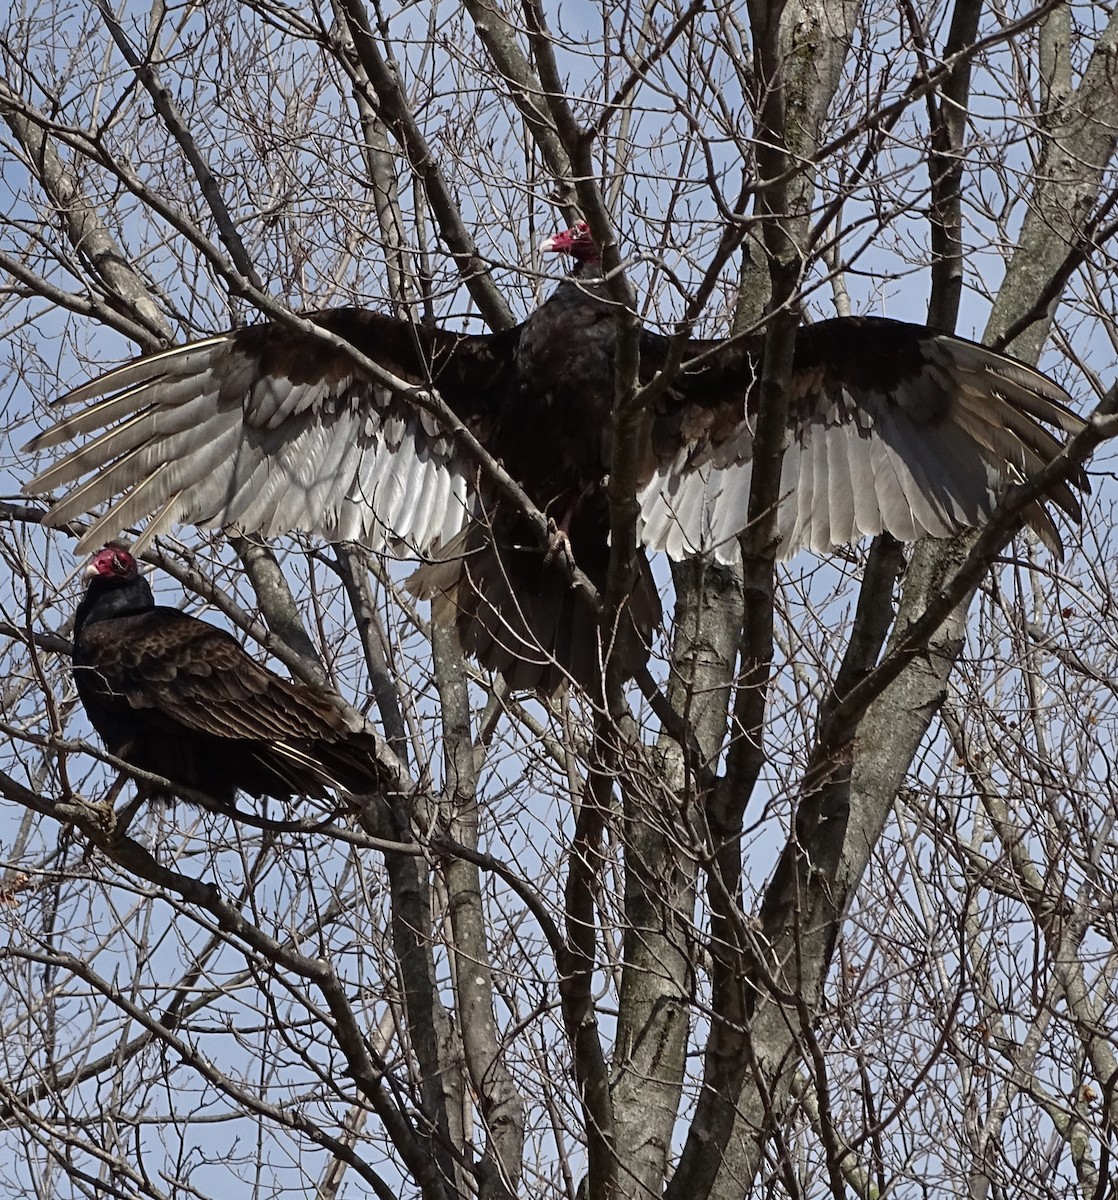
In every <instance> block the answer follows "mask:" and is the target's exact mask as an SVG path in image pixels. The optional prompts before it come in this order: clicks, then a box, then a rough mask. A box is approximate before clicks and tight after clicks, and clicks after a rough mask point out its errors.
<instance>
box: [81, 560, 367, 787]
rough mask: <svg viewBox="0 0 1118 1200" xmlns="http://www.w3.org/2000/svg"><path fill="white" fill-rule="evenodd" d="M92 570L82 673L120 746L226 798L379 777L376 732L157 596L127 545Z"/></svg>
mask: <svg viewBox="0 0 1118 1200" xmlns="http://www.w3.org/2000/svg"><path fill="white" fill-rule="evenodd" d="M89 573H90V582H89V586H88V588H87V590H86V594H85V596H84V598H83V599H82V602H81V604H80V605H79V606H78V610H77V613H76V615H75V618H74V682H75V684H76V685H77V689H78V696H79V698H80V699H81V702H82V705H83V706H84V708H85V711H86V713H87V715H88V716H89V719H90V722H91V723H92V725H93V727H94V729H96V730H97V732H98V734H100V736H101V738H102V739H103V740H104V742H105V745H106V746H107V747H108V749H109V751H110V752H111V753H112V754H115V755H116V756H117V757H118V758H122V759H124V760H125V761H126V762H129V763H131V764H132V765H133V766H135V767H138V768H140V769H141V770H144V771H148V772H150V773H152V774H154V775H159V776H162V777H163V778H166V779H168V780H170V781H171V783H172V785H177V786H179V787H184V788H187V789H189V790H191V791H194V792H201V793H204V794H205V795H206V796H208V797H210V798H211V799H212V800H214V801H216V802H217V803H218V804H220V805H226V806H228V805H230V804H231V803H232V802H233V799H234V797H235V795H236V793H237V792H238V791H243V792H247V793H248V794H249V795H251V796H257V797H259V796H273V797H276V798H278V799H287V798H290V797H291V796H316V797H325V796H326V795H327V794H328V793H329V792H330V791H339V790H342V791H352V792H370V791H374V790H376V789H377V788H378V786H379V783H380V776H379V774H378V770H377V765H376V762H377V760H376V755H375V750H376V746H375V740H374V738H373V736H372V735H371V734H369V733H367V732H365V731H364V730H363V729H361V728H360V727H358V726H357V725H356V724H355V723H354V721H352V720H351V719H349V718H347V717H346V716H345V715H344V714H343V713H342V711H341V709H340V708H339V706H338V705H337V704H336V703H335V702H334V701H333V699H332V698H331V697H330V695H329V694H328V693H326V692H323V691H320V690H319V689H318V688H313V687H310V686H309V685H307V684H304V683H295V682H293V681H292V680H289V679H283V678H281V677H280V676H279V675H276V674H275V673H274V672H272V671H269V670H268V669H267V668H266V667H263V666H261V665H260V664H259V663H257V662H256V661H255V660H254V659H252V658H250V657H249V655H248V654H246V653H245V651H244V650H243V649H242V648H241V646H240V645H238V643H237V642H236V641H235V640H234V639H233V638H232V637H230V636H229V634H227V633H225V632H224V630H221V629H217V628H215V627H214V626H213V625H210V624H207V623H206V622H205V621H200V620H198V619H197V618H196V617H191V616H188V615H187V614H185V613H182V612H179V611H178V609H175V608H166V607H162V606H158V605H156V604H155V603H154V600H153V598H152V594H151V589H150V588H149V587H148V584H147V582H146V580H144V579H142V578H140V576H139V574H138V573H137V570H136V563H135V560H134V559H133V558H132V556H131V555H130V554H128V553H127V552H125V551H122V550H118V549H116V548H113V547H106V549H105V550H103V551H101V552H100V553H99V554H98V555H97V556H96V557H95V558H94V560H93V563H92V564H91V565H90V572H89ZM173 793H174V788H173V787H172V789H171V793H169V794H173ZM153 794H155V795H167V794H168V793H161V792H159V790H158V789H156V790H154V792H153Z"/></svg>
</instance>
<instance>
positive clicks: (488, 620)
mask: <svg viewBox="0 0 1118 1200" xmlns="http://www.w3.org/2000/svg"><path fill="white" fill-rule="evenodd" d="M576 559H578V565H579V567H581V568H582V569H583V570H584V571H585V572H586V574H587V575H588V576H589V577H590V579H591V580H592V581H593V582H594V584H595V585H596V586H597V587H598V589H599V591H601V589H602V588H603V586H604V584H605V567H606V563H607V561H608V559H607V558H606V557H603V560H602V561H601V562H584V561H583V560H582V558H581V557H580V556H579V555H578V553H577V552H576ZM637 559H638V568H637V577H636V583H635V585H634V587H633V590H632V592H631V594H630V596H629V600H628V603H627V604H626V606H625V610H624V613H623V615H622V619H621V621H619V622H618V628H617V629H615V630H607V629H605V628H603V627H602V625H601V624H600V622H599V619H598V616H597V613H596V612H595V611H594V607H593V605H592V604H591V603H590V601H589V600H588V598H587V597H585V596H583V595H581V594H580V593H579V592H578V591H577V590H576V589H575V588H574V587H573V586H572V585H571V583H570V580H569V578H568V574H567V571H566V570H565V569H564V567H563V564H562V563H561V562H559V561H558V560H557V558H556V557H555V556H550V555H548V553H547V552H546V550H545V549H544V548H543V547H541V546H539V545H536V544H535V543H534V542H533V541H532V538H531V536H530V535H529V536H526V537H524V538H523V539H518V538H513V537H509V536H505V535H504V534H503V533H501V532H497V531H495V530H494V529H493V528H492V527H490V526H489V525H485V524H482V523H480V522H474V523H472V524H470V525H468V526H467V527H466V528H465V529H463V530H462V532H461V533H459V534H458V535H457V536H456V537H454V538H453V539H452V540H451V541H449V542H448V543H447V544H446V545H445V546H443V547H441V548H440V549H439V550H438V551H437V552H436V556H435V557H434V558H433V559H432V561H430V562H428V563H426V564H424V565H423V566H422V567H420V568H419V569H418V570H417V571H415V572H414V573H413V574H412V575H411V576H410V577H409V578H408V580H407V587H408V590H409V591H410V592H411V593H412V594H413V595H414V596H416V597H417V598H418V599H421V600H430V601H431V614H432V616H433V617H434V619H435V620H436V621H439V622H442V623H444V624H449V623H451V622H454V623H455V624H456V625H457V627H458V633H459V636H460V638H461V639H462V645H463V648H464V649H465V651H466V652H467V653H468V654H471V655H473V656H474V657H475V658H476V659H477V660H478V662H480V663H481V664H482V666H484V667H486V668H488V669H489V670H492V671H499V672H500V673H501V674H502V675H503V676H504V678H505V681H506V683H507V684H508V685H509V687H510V688H513V689H515V690H531V691H536V692H538V693H540V694H541V695H552V694H554V693H555V692H556V691H558V690H559V689H560V688H561V687H563V686H564V685H566V684H568V683H570V682H572V681H573V682H575V683H578V684H579V685H581V686H582V687H583V688H584V689H586V690H587V691H588V692H589V693H590V694H591V695H592V696H596V695H597V693H598V692H599V690H600V681H601V678H602V667H603V664H604V663H605V661H606V658H607V655H614V654H622V655H624V666H625V669H626V671H627V672H628V673H630V674H631V673H632V672H633V671H635V670H636V669H637V668H638V667H639V666H641V665H643V663H644V662H645V661H646V660H647V658H648V648H649V644H650V642H651V638H652V634H653V631H654V630H655V629H656V627H657V626H658V625H659V623H660V615H661V613H660V597H659V595H658V593H657V591H656V585H655V583H654V581H653V578H652V572H651V570H650V569H649V566H648V560H647V558H646V557H645V555H644V552H643V550H641V551H638V554H637Z"/></svg>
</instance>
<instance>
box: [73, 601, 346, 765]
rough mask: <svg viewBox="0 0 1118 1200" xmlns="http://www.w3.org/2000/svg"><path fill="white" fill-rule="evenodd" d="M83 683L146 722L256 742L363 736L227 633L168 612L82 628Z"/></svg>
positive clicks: (321, 695)
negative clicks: (123, 704) (167, 723)
mask: <svg viewBox="0 0 1118 1200" xmlns="http://www.w3.org/2000/svg"><path fill="white" fill-rule="evenodd" d="M83 639H84V645H85V648H86V652H87V654H88V655H89V657H90V659H91V660H92V664H91V666H90V667H88V668H84V669H87V670H88V672H89V675H88V682H89V683H90V685H91V686H94V687H95V688H96V689H97V691H98V692H99V693H100V695H101V697H102V699H110V698H112V699H114V700H116V701H117V702H118V703H119V702H120V701H124V702H126V703H127V705H128V706H129V708H131V709H135V710H141V709H142V710H144V711H145V712H146V713H147V714H148V717H149V719H150V720H152V721H153V722H154V723H156V724H158V723H159V722H160V720H161V719H162V720H169V721H170V722H177V723H178V724H179V725H181V726H182V727H184V728H185V729H187V730H189V731H191V732H194V733H206V734H210V735H212V736H214V737H218V738H244V739H247V740H255V741H291V740H294V739H311V740H324V741H333V740H337V739H344V738H345V737H347V736H348V735H350V734H353V733H358V732H361V730H360V729H359V728H357V727H356V726H354V725H352V724H351V722H350V720H349V719H347V717H346V715H345V714H344V713H343V712H342V710H341V709H340V708H339V707H338V706H337V705H336V704H334V703H333V701H332V700H331V699H330V697H329V695H328V694H327V693H326V692H322V691H320V690H319V689H317V688H312V687H310V686H309V685H308V684H303V683H295V682H293V681H291V680H287V679H284V678H282V677H281V676H279V675H276V674H275V673H274V672H272V671H270V670H268V668H267V667H264V666H262V665H261V664H260V663H258V662H256V661H255V660H254V659H253V658H251V657H250V656H249V655H248V654H247V653H246V652H245V651H244V650H243V649H242V647H241V646H240V645H239V644H238V643H237V642H236V640H235V639H234V638H232V637H230V636H229V634H227V633H226V632H225V631H224V630H221V629H218V628H216V627H215V626H213V625H209V624H207V623H206V622H204V621H199V620H196V619H195V618H193V617H190V616H187V615H186V614H184V613H180V612H178V611H177V610H176V609H171V608H155V609H152V610H151V611H150V612H149V613H145V614H143V616H142V617H134V618H124V619H123V620H122V621H99V622H96V623H94V624H91V625H89V626H87V627H86V632H85V634H84V635H83Z"/></svg>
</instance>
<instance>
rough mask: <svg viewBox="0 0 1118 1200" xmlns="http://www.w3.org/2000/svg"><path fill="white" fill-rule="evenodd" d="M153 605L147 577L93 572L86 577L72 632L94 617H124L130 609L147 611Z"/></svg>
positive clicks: (93, 619) (96, 619) (134, 611)
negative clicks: (83, 592)
mask: <svg viewBox="0 0 1118 1200" xmlns="http://www.w3.org/2000/svg"><path fill="white" fill-rule="evenodd" d="M154 607H155V597H154V596H153V595H152V594H151V588H150V587H149V586H148V582H147V580H146V579H144V578H142V577H141V576H139V575H137V576H135V577H134V578H132V579H124V578H120V577H119V576H111V575H96V576H94V577H93V578H92V579H91V580H90V581H89V586H88V588H87V589H86V593H85V595H84V596H83V597H82V601H81V603H80V604H79V605H78V607H77V611H76V612H75V613H74V634H75V636H76V635H77V634H79V633H81V631H82V627H83V626H85V625H86V624H87V623H91V622H93V621H107V620H109V619H111V618H112V617H126V616H131V615H132V614H133V613H142V612H147V611H149V610H150V609H152V608H154Z"/></svg>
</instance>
